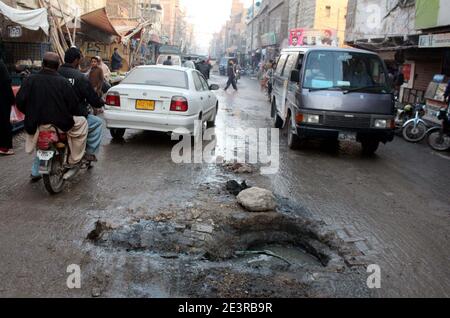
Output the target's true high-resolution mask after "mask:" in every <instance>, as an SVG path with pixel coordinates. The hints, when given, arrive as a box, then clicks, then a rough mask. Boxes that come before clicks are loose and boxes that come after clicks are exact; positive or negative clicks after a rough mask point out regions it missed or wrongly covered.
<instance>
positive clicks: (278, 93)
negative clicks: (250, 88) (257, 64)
mask: <svg viewBox="0 0 450 318" xmlns="http://www.w3.org/2000/svg"><path fill="white" fill-rule="evenodd" d="M288 57H289V55H288V54H282V55H281V57H280V59H279V61H278V64H277V69H276V70H275V76H274V80H273V96H274V99H275V102H276V108H277V109H276V112H277V113H278V114H280V101H282V100H283V101H284V99H285V98H283V95H284V80H283V78H282V75H283V70H284V66H285V65H286V62H287V59H288Z"/></svg>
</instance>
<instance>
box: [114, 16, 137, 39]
mask: <svg viewBox="0 0 450 318" xmlns="http://www.w3.org/2000/svg"><path fill="white" fill-rule="evenodd" d="M111 23H112V25H113V27H114V29H116V31H117V32H118V33H119V34H120V35H121V36H126V35H127V34H129V33H131V32H132V31H133V30H135V29H136V28H137V27H138V26H139V22H138V21H136V20H130V19H112V21H111Z"/></svg>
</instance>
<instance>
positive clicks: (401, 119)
mask: <svg viewBox="0 0 450 318" xmlns="http://www.w3.org/2000/svg"><path fill="white" fill-rule="evenodd" d="M396 109H397V116H396V118H395V133H396V134H397V135H398V136H402V134H403V126H405V123H406V122H407V121H408V120H410V119H412V118H414V107H413V106H412V105H409V104H408V105H406V106H403V105H401V104H399V103H396Z"/></svg>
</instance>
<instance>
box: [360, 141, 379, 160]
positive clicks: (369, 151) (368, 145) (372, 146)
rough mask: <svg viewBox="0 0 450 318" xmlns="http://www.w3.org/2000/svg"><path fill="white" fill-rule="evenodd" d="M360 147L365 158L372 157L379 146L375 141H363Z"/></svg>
mask: <svg viewBox="0 0 450 318" xmlns="http://www.w3.org/2000/svg"><path fill="white" fill-rule="evenodd" d="M361 145H362V153H363V155H365V156H372V155H374V154H375V152H377V150H378V147H379V146H380V142H379V141H376V140H370V139H369V140H363V141H362V142H361Z"/></svg>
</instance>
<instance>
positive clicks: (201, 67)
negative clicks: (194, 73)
mask: <svg viewBox="0 0 450 318" xmlns="http://www.w3.org/2000/svg"><path fill="white" fill-rule="evenodd" d="M197 70H198V71H199V72H200V73H202V75H203V76H204V77H205V79H207V80H209V64H208V63H207V62H206V60H203V61H202V62H201V63H200V64H198V66H197Z"/></svg>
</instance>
